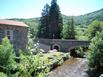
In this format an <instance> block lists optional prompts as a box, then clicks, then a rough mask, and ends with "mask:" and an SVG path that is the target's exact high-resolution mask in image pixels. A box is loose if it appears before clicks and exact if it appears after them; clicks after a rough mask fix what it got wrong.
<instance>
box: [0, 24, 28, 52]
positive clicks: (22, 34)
mask: <svg viewBox="0 0 103 77" xmlns="http://www.w3.org/2000/svg"><path fill="white" fill-rule="evenodd" d="M5 30H13V40H12V41H11V43H12V44H13V46H14V49H15V51H16V53H17V54H18V52H17V51H18V50H19V49H21V50H23V51H25V52H26V44H27V41H28V39H27V34H28V28H27V27H21V26H13V25H12V26H11V25H0V42H1V41H2V38H4V37H5Z"/></svg>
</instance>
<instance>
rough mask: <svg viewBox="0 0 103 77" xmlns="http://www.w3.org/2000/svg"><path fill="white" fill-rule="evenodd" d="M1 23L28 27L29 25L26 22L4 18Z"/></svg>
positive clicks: (0, 20)
mask: <svg viewBox="0 0 103 77" xmlns="http://www.w3.org/2000/svg"><path fill="white" fill-rule="evenodd" d="M0 24H4V25H13V26H21V27H28V25H26V24H25V23H23V22H18V21H14V20H3V19H0Z"/></svg>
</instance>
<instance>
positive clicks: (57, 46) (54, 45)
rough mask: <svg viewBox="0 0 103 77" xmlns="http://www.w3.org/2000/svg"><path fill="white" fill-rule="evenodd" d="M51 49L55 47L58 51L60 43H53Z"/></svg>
mask: <svg viewBox="0 0 103 77" xmlns="http://www.w3.org/2000/svg"><path fill="white" fill-rule="evenodd" d="M52 49H56V50H58V51H60V45H58V44H53V46H52Z"/></svg>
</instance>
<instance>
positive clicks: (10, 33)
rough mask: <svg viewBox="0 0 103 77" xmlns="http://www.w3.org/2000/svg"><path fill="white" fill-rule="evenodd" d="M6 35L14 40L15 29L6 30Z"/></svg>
mask: <svg viewBox="0 0 103 77" xmlns="http://www.w3.org/2000/svg"><path fill="white" fill-rule="evenodd" d="M5 35H6V36H7V37H8V39H9V40H10V41H12V40H13V30H5Z"/></svg>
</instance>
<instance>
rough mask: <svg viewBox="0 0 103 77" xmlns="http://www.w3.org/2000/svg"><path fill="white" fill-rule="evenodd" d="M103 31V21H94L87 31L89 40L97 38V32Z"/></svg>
mask: <svg viewBox="0 0 103 77" xmlns="http://www.w3.org/2000/svg"><path fill="white" fill-rule="evenodd" d="M102 30H103V23H102V22H101V21H97V20H95V21H93V22H92V23H91V24H90V25H89V27H88V30H87V36H88V38H89V40H91V39H92V38H93V37H95V35H96V32H97V31H99V32H101V31H102Z"/></svg>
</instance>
